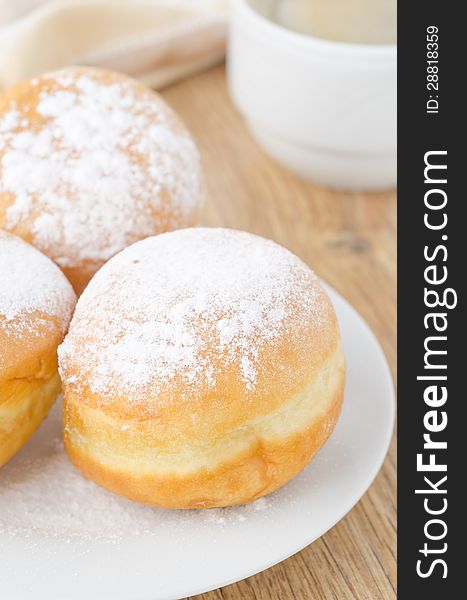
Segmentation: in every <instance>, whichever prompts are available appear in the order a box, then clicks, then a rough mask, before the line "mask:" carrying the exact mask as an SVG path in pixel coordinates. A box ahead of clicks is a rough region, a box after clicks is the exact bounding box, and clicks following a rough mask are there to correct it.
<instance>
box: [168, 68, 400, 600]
mask: <svg viewBox="0 0 467 600" xmlns="http://www.w3.org/2000/svg"><path fill="white" fill-rule="evenodd" d="M163 95H164V96H165V98H166V99H167V100H168V101H169V102H170V103H171V104H172V106H173V107H174V108H175V110H176V111H177V112H178V113H179V114H180V115H181V117H182V118H183V119H184V120H185V122H186V123H187V125H188V127H189V128H190V130H191V132H192V133H193V135H194V137H195V139H196V141H197V144H198V146H199V149H200V151H201V155H202V159H203V163H204V169H205V173H206V187H207V203H206V208H205V212H204V217H203V224H205V225H211V226H227V227H234V228H237V229H244V230H247V231H251V232H253V233H256V234H259V235H262V236H265V237H267V238H271V239H273V240H275V241H276V242H279V243H280V244H282V245H284V246H286V247H287V248H289V249H290V250H291V251H292V252H294V253H295V254H297V255H298V256H300V257H301V258H302V259H303V260H304V261H305V262H306V263H308V264H309V265H310V266H312V267H313V269H314V270H315V271H316V272H317V273H318V274H319V275H320V276H322V277H323V278H324V279H325V280H326V281H328V282H329V283H330V284H331V285H332V286H333V287H334V288H335V289H336V290H338V291H339V292H340V293H341V294H342V295H343V296H344V297H345V298H347V300H349V301H350V302H351V303H352V304H353V306H354V307H355V308H356V309H357V310H358V311H359V312H360V314H361V315H362V316H363V317H364V318H365V319H366V320H367V322H368V323H369V325H370V327H371V328H372V329H373V331H374V332H375V334H376V336H377V338H378V339H379V341H380V343H381V345H382V347H383V349H384V351H385V353H386V356H387V358H388V360H389V363H390V365H391V368H392V370H393V374H394V370H395V339H396V338H395V336H396V334H395V328H396V309H395V281H396V275H395V272H396V257H395V253H396V233H395V232H396V223H395V221H396V199H395V193H378V194H376V193H375V194H346V193H341V192H335V191H330V190H328V189H325V188H323V187H320V186H318V185H314V184H312V183H307V182H304V181H302V180H300V179H299V178H297V177H295V176H294V175H292V174H291V173H289V172H288V171H286V170H285V169H283V168H282V167H280V166H279V165H277V164H276V163H275V162H273V161H272V160H271V159H269V158H268V157H267V156H266V155H265V154H264V153H263V152H262V151H261V150H260V149H259V148H258V147H257V146H256V144H255V142H254V140H253V139H252V138H251V137H250V135H249V133H248V131H247V129H246V127H245V125H244V123H243V121H242V119H241V118H240V116H239V114H238V113H237V112H236V110H235V109H234V107H233V106H232V103H231V101H230V98H229V96H228V92H227V87H226V81H225V71H224V68H223V67H222V66H221V67H217V68H215V69H212V70H210V71H207V72H206V73H203V74H201V75H198V76H196V77H193V78H191V79H188V80H186V81H183V82H181V83H179V84H176V85H174V86H172V87H170V88H167V89H166V90H164V92H163ZM395 460H396V451H395V444H394V442H393V444H392V447H391V450H390V453H389V455H388V457H387V459H386V461H385V463H384V466H383V468H382V470H381V471H380V473H379V475H378V476H377V478H376V480H375V482H374V483H373V485H372V486H371V487H370V489H369V491H368V492H367V493H366V494H365V496H364V497H363V498H362V499H361V501H360V502H359V503H358V504H357V506H355V508H354V509H353V510H352V511H351V512H350V513H349V514H348V515H347V516H346V517H345V518H344V519H342V521H340V522H339V523H338V524H337V525H336V526H335V527H334V528H333V529H331V530H330V531H328V533H326V534H325V535H324V536H323V537H321V538H320V539H319V540H317V541H316V542H314V543H313V544H311V545H310V546H308V547H307V548H305V549H304V550H302V551H301V552H299V553H298V554H296V555H294V556H292V557H291V558H289V559H288V560H286V561H284V562H282V563H280V564H278V565H276V566H274V567H272V568H270V569H268V570H267V571H264V572H263V573H260V574H258V575H255V576H253V577H249V578H248V579H245V580H244V581H241V582H239V583H236V584H233V585H230V586H228V587H225V588H221V589H219V590H216V591H213V592H209V593H205V594H201V595H200V596H196V598H197V600H250V599H251V600H253V599H258V600H272V599H273V600H287V599H289V598H291V599H294V600H331V599H336V600H351V599H354V598H355V599H358V600H381V599H384V600H386V599H391V600H392V599H394V598H395V596H396V594H395V582H396V559H395V548H396V533H395V523H396V509H395V496H396V462H395Z"/></svg>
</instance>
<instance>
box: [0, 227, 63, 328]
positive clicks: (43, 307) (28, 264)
mask: <svg viewBox="0 0 467 600" xmlns="http://www.w3.org/2000/svg"><path fill="white" fill-rule="evenodd" d="M74 301H75V295H74V292H73V290H72V288H71V285H70V284H69V283H68V281H67V279H66V277H65V276H64V275H63V273H62V272H61V271H60V269H59V268H58V267H57V266H56V265H54V263H53V262H52V261H51V260H50V259H48V258H47V257H46V256H44V255H43V254H41V253H40V252H39V251H38V250H36V249H35V248H33V247H32V246H30V245H29V244H26V243H25V242H23V241H22V240H21V239H19V238H17V237H15V236H13V235H10V234H8V233H6V232H4V231H1V230H0V327H2V328H4V329H6V330H7V332H8V330H9V329H10V328H14V329H15V331H16V330H17V329H18V328H21V327H22V326H25V325H24V322H23V321H21V319H19V320H18V317H23V316H25V315H27V314H30V313H33V312H36V311H40V312H44V313H46V314H47V315H50V316H52V317H58V318H59V319H60V321H61V323H62V328H63V330H64V329H65V328H66V326H67V325H68V322H69V319H70V316H71V312H72V310H73V306H74Z"/></svg>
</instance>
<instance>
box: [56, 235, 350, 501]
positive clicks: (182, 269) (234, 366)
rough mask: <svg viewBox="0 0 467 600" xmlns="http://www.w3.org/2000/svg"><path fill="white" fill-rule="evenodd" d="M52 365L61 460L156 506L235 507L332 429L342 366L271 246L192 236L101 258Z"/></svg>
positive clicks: (328, 329)
mask: <svg viewBox="0 0 467 600" xmlns="http://www.w3.org/2000/svg"><path fill="white" fill-rule="evenodd" d="M251 257H254V261H252V264H251V265H249V263H248V261H249V260H250V259H251ZM232 331H233V334H232ZM226 332H227V334H226ZM224 335H227V339H228V342H227V343H226V342H224V337H223V336H224ZM59 361H60V372H61V375H62V379H63V382H64V439H65V448H66V449H67V451H68V453H69V455H70V457H71V459H72V461H73V462H74V464H75V465H76V466H77V467H78V468H79V469H80V470H81V471H82V472H83V473H84V474H85V475H86V476H87V477H89V478H91V479H92V480H94V481H96V482H97V483H99V484H100V485H102V486H104V487H106V488H108V489H110V490H112V491H114V492H116V493H118V494H121V495H123V496H126V497H127V498H130V499H132V500H136V501H138V502H142V503H145V504H150V505H154V506H161V507H167V508H193V507H215V506H227V505H231V504H237V503H242V502H249V501H251V500H254V499H256V498H259V497H260V496H262V495H264V494H267V493H269V492H270V491H272V490H275V489H277V488H279V487H280V486H281V485H284V484H285V483H286V482H287V481H289V480H290V479H291V478H292V477H294V476H295V475H296V474H297V473H298V472H299V471H300V470H301V469H302V468H303V467H304V466H305V465H306V464H307V462H308V461H309V460H310V459H311V458H312V457H313V456H314V454H315V453H316V452H317V451H318V450H319V448H320V447H321V446H322V445H323V443H324V442H325V441H326V439H327V437H328V436H329V435H330V433H331V431H332V429H333V428H334V425H335V423H336V421H337V417H338V414H339V410H340V406H341V402H342V395H343V386H344V372H345V369H344V359H343V354H342V350H341V344H340V334H339V327H338V323H337V319H336V315H335V312H334V308H333V306H332V304H331V301H330V300H329V298H328V296H327V294H326V293H325V291H324V290H323V288H322V286H321V284H320V282H319V280H318V279H317V277H316V276H315V275H314V274H313V273H312V271H311V270H310V269H309V268H308V267H307V266H306V265H304V264H303V263H302V262H301V261H299V259H298V258H296V257H294V256H293V255H292V254H291V253H289V252H288V251H286V250H285V249H283V248H281V247H279V246H277V244H274V243H272V242H270V241H267V240H263V239H261V238H257V237H256V236H252V235H251V234H247V233H244V232H236V231H233V230H224V229H219V230H213V229H204V228H197V229H192V230H189V229H186V230H180V231H176V232H172V233H168V234H164V235H161V236H156V237H154V238H148V239H146V240H144V241H141V242H138V243H136V244H134V245H133V246H131V247H129V248H127V249H126V250H124V251H123V252H121V253H120V254H119V255H117V256H116V257H114V258H113V259H112V260H111V261H109V262H108V263H107V264H106V265H105V266H104V267H103V268H102V269H101V270H100V271H99V272H98V273H97V274H96V276H95V277H94V278H93V280H92V281H91V283H90V285H89V287H88V288H87V289H86V290H85V292H84V294H83V295H82V296H81V298H80V300H79V302H78V305H77V308H76V312H75V315H74V317H73V320H72V323H71V326H70V330H69V333H68V335H67V337H66V338H65V340H64V342H63V344H62V345H61V346H60V348H59ZM141 374H142V375H141Z"/></svg>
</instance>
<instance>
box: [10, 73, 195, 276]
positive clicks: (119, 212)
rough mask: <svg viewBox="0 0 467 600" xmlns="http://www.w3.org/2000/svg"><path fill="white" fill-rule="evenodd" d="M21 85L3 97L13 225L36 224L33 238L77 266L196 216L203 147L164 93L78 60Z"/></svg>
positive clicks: (58, 258) (46, 250) (66, 264)
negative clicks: (199, 147) (15, 93)
mask: <svg viewBox="0 0 467 600" xmlns="http://www.w3.org/2000/svg"><path fill="white" fill-rule="evenodd" d="M23 85H25V86H26V87H25V90H24V91H23V92H21V93H20V94H19V96H18V97H16V98H15V97H9V96H7V98H9V100H8V101H7V104H6V106H5V101H4V103H3V108H2V101H1V99H0V109H1V110H0V196H1V195H2V194H3V195H4V198H5V197H6V209H5V215H4V222H5V224H4V227H5V228H7V229H9V230H12V231H15V232H16V230H17V229H18V228H19V229H21V227H24V223H25V222H28V223H29V227H30V233H31V235H32V239H31V241H32V242H33V243H34V245H36V246H37V247H39V248H40V249H41V250H42V251H43V252H44V253H46V254H47V255H48V256H50V257H51V258H53V259H54V260H55V261H56V262H57V263H58V264H59V265H60V266H61V267H70V266H74V265H76V264H80V263H81V262H82V261H86V260H87V261H97V262H99V261H105V260H107V259H108V258H109V257H110V256H112V255H113V254H115V253H116V252H118V251H120V250H121V249H122V248H124V247H125V246H127V245H129V244H131V243H133V242H134V241H136V240H138V239H140V238H143V237H146V236H148V235H153V234H154V233H159V232H160V231H165V230H168V229H172V228H176V227H180V226H186V225H187V222H188V223H190V222H191V220H193V219H192V218H191V217H192V216H193V215H194V214H195V213H197V211H198V207H199V204H200V201H201V183H200V166H199V156H198V152H197V150H196V148H195V145H194V143H193V142H192V140H191V137H190V135H189V133H188V131H187V130H186V129H185V127H184V126H183V125H182V124H181V122H180V121H179V120H178V118H177V117H176V116H175V114H174V113H173V111H172V110H171V109H170V108H169V107H168V106H167V105H166V104H165V102H164V101H163V100H162V99H161V98H160V97H159V96H158V95H157V94H155V93H154V92H152V91H151V90H149V89H148V88H145V86H143V85H141V84H138V83H136V82H134V81H133V80H131V79H128V78H126V77H124V76H120V75H117V74H113V73H110V72H106V71H99V70H94V69H89V68H79V67H75V68H68V69H64V70H62V71H57V72H54V73H49V74H45V75H43V76H41V77H40V78H36V79H35V80H32V81H31V82H29V84H27V85H26V84H23ZM18 89H19V88H18ZM0 220H1V206H0Z"/></svg>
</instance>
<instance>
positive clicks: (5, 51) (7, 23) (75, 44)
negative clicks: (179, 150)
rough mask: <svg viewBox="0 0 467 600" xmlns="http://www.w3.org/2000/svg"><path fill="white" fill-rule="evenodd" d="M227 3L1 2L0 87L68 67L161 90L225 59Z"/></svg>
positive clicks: (201, 0) (135, 0)
mask: <svg viewBox="0 0 467 600" xmlns="http://www.w3.org/2000/svg"><path fill="white" fill-rule="evenodd" d="M228 5H229V0H54V1H48V2H44V0H42V2H41V0H20V1H19V2H16V0H0V24H1V25H0V89H4V88H6V87H8V86H10V85H12V84H14V83H16V82H17V81H20V80H22V79H25V78H28V77H32V76H34V75H37V74H38V73H41V72H44V71H48V70H51V69H56V68H58V67H61V66H64V65H68V64H86V65H94V66H101V67H104V68H108V69H114V70H118V71H123V72H125V73H128V74H129V75H131V76H133V77H137V78H139V79H141V80H143V81H145V82H146V83H148V84H149V85H151V86H153V87H157V88H160V87H162V86H164V85H166V84H168V83H171V82H173V81H175V80H177V79H180V78H182V77H185V76H187V75H190V74H192V73H194V72H197V71H200V70H202V69H205V68H207V67H209V66H212V65H214V64H216V63H217V62H220V61H221V60H222V58H223V57H224V53H225V38H226V27H227V14H228ZM31 7H33V8H32V10H31ZM18 15H20V16H18Z"/></svg>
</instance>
